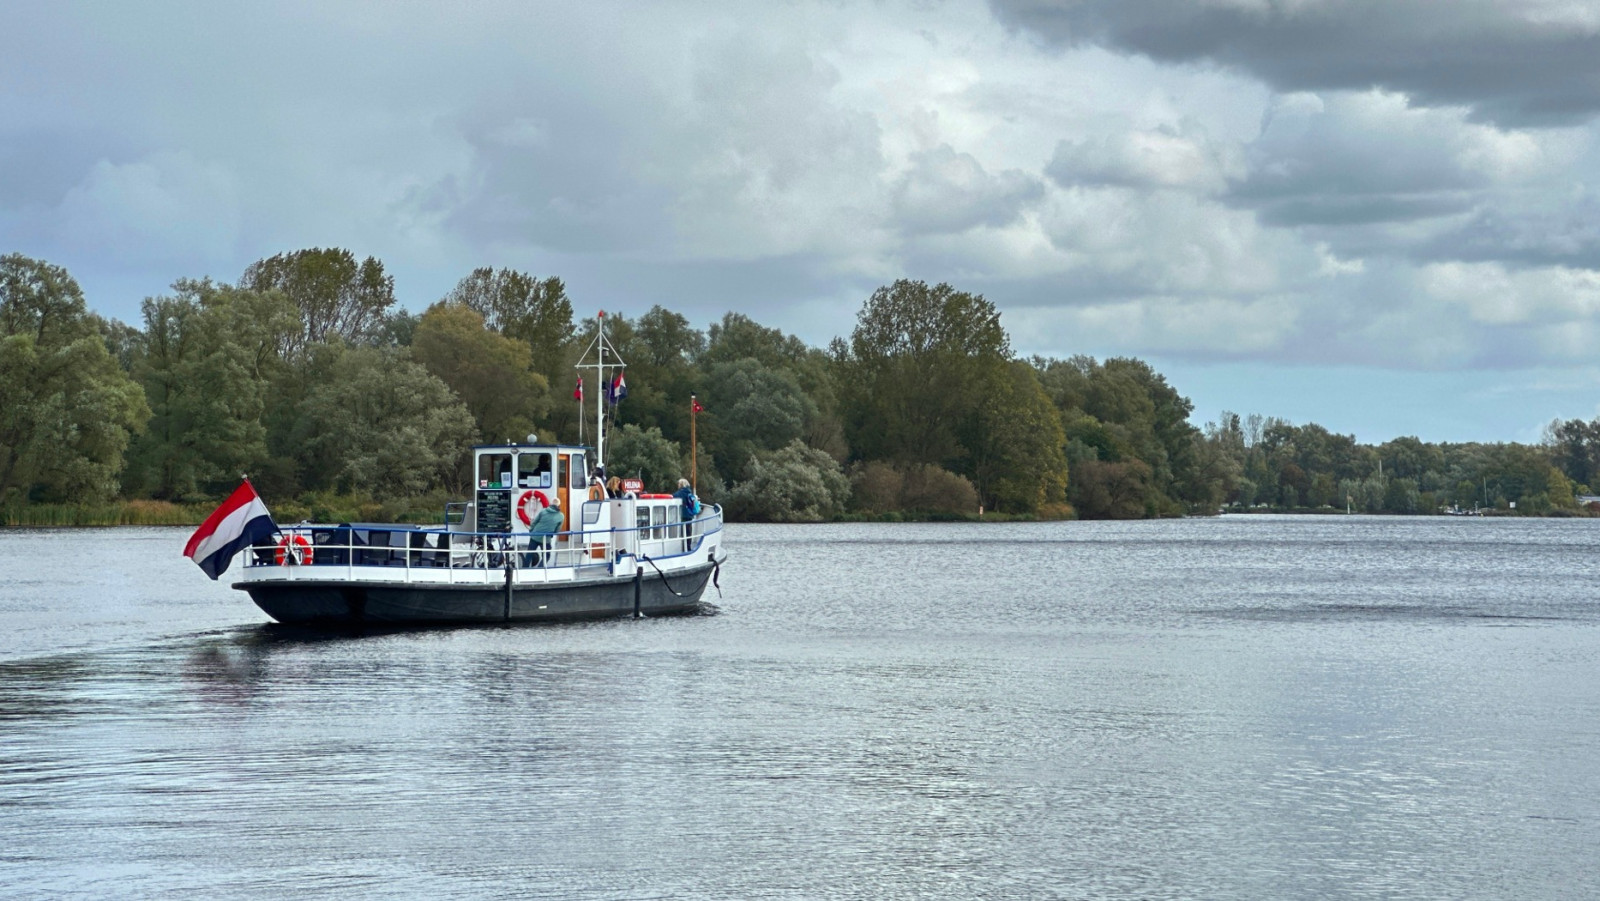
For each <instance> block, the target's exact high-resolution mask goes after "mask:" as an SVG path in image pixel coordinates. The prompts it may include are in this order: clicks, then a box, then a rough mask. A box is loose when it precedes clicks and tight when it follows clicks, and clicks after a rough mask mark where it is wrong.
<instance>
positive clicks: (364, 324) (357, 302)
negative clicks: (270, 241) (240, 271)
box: [239, 247, 394, 355]
mask: <svg viewBox="0 0 1600 901" xmlns="http://www.w3.org/2000/svg"><path fill="white" fill-rule="evenodd" d="M239 287H241V288H247V289H249V290H252V291H261V292H265V291H281V292H283V295H284V296H285V297H287V298H289V300H290V302H291V303H293V304H294V305H295V307H296V308H298V309H299V310H300V321H301V325H302V328H301V330H300V331H299V333H298V334H295V335H292V336H290V337H289V338H288V339H287V340H286V342H285V345H284V347H283V348H282V350H283V352H284V354H285V355H296V354H300V353H304V352H306V351H307V349H308V348H309V347H310V346H311V345H313V344H317V343H320V342H323V341H327V340H328V339H330V338H341V339H343V340H344V341H345V342H346V343H360V342H365V341H368V340H369V339H373V338H375V337H376V336H377V333H378V331H379V330H380V329H381V327H382V325H383V323H384V317H385V314H386V313H387V312H388V310H389V308H390V307H391V306H393V305H394V278H393V277H391V276H389V275H386V274H384V271H383V264H382V263H380V262H378V261H377V260H376V259H374V258H372V257H367V258H366V259H365V260H362V261H361V262H359V263H358V262H356V258H355V256H354V255H352V254H351V253H350V251H348V250H344V249H342V248H335V247H329V248H321V247H316V248H312V249H310V250H297V251H294V252H293V253H280V254H278V255H276V256H271V257H268V258H266V259H264V260H257V261H256V262H254V263H251V264H250V266H249V267H248V268H246V269H245V271H244V275H243V276H242V277H241V278H240V279H239Z"/></svg>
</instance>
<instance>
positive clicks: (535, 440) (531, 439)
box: [528, 432, 539, 444]
mask: <svg viewBox="0 0 1600 901" xmlns="http://www.w3.org/2000/svg"><path fill="white" fill-rule="evenodd" d="M528 443H529V444H538V443H539V436H538V435H535V434H534V433H532V432H529V433H528Z"/></svg>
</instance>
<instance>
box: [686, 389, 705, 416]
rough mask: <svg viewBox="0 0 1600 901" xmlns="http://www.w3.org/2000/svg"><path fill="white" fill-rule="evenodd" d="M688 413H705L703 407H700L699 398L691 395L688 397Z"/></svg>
mask: <svg viewBox="0 0 1600 901" xmlns="http://www.w3.org/2000/svg"><path fill="white" fill-rule="evenodd" d="M689 411H690V412H692V413H704V412H705V411H706V408H705V407H702V406H700V398H698V397H695V396H694V395H693V394H691V395H689Z"/></svg>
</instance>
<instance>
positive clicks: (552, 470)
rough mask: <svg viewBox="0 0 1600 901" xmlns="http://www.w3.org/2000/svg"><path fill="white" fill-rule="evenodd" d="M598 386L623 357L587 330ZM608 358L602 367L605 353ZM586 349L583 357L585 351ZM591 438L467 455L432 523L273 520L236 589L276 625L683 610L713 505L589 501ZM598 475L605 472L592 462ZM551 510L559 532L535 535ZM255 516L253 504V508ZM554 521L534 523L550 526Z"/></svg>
mask: <svg viewBox="0 0 1600 901" xmlns="http://www.w3.org/2000/svg"><path fill="white" fill-rule="evenodd" d="M590 350H591V352H593V353H595V354H596V355H597V356H596V362H595V363H594V364H591V365H587V366H583V367H580V368H590V369H594V370H596V375H597V376H599V378H598V379H597V381H599V383H600V384H607V382H606V381H605V379H606V376H607V372H608V370H612V369H618V368H620V366H621V362H622V361H621V359H620V358H619V357H618V356H617V355H616V353H615V351H614V350H612V349H611V348H610V347H609V346H608V344H607V343H606V341H605V334H604V330H603V329H601V330H599V331H598V333H597V337H596V343H595V345H594V346H592V347H591V349H590ZM608 354H609V355H610V361H609V362H608V359H607V355H608ZM586 356H587V355H586ZM597 406H598V407H600V408H601V409H600V411H599V412H597V415H596V423H595V425H596V429H595V446H594V448H592V449H591V448H590V447H587V446H582V445H567V444H541V443H538V441H537V439H536V438H535V437H534V436H531V435H530V436H528V442H527V443H506V444H492V445H482V446H479V447H476V448H474V449H473V468H472V472H473V479H474V484H475V485H476V486H477V487H476V490H475V493H474V496H473V498H472V500H471V501H466V502H462V503H459V504H451V505H449V506H447V508H446V510H445V514H444V517H443V519H444V521H443V522H442V523H441V524H440V525H438V526H435V527H416V526H405V525H380V524H365V523H339V524H330V525H311V524H300V525H296V526H288V527H279V528H278V531H277V534H275V535H273V536H272V537H271V538H270V539H267V540H263V541H261V542H259V543H257V544H254V545H252V546H251V547H250V548H249V552H248V553H246V554H245V555H244V561H245V566H244V568H243V571H242V572H241V573H240V575H239V578H238V581H236V582H235V583H234V585H233V587H234V588H238V589H240V590H242V591H245V592H248V593H249V595H250V598H251V599H252V600H254V601H255V602H256V604H257V605H258V606H259V607H260V608H261V609H262V610H264V611H266V613H267V615H269V616H271V617H272V618H273V619H275V620H278V621H279V622H283V623H324V624H328V623H392V624H443V623H487V622H529V621H539V620H576V619H593V618H599V617H609V616H619V615H630V614H631V615H662V614H684V613H694V612H697V611H699V610H700V609H701V595H702V594H703V593H704V592H705V589H706V585H707V584H708V583H712V584H714V579H715V577H716V575H717V573H718V571H719V567H720V565H721V563H722V561H723V559H724V557H725V554H724V551H723V550H722V510H721V508H720V507H717V506H707V507H704V508H702V509H700V510H699V511H698V513H697V514H695V515H693V516H692V518H689V519H685V514H684V510H685V504H684V502H683V501H682V500H681V499H680V498H679V497H676V496H673V495H669V494H665V493H660V494H645V493H638V492H629V493H628V494H627V495H625V496H622V497H609V496H596V495H591V493H590V492H591V487H590V482H591V472H592V470H591V469H590V467H591V465H592V466H594V467H596V468H600V467H602V459H601V458H600V453H602V452H603V449H604V446H605V420H604V415H603V408H604V404H603V403H598V404H597ZM602 471H603V470H602ZM546 507H552V508H559V510H560V511H561V517H560V519H559V521H558V523H557V524H558V525H559V529H555V530H552V531H550V532H544V533H536V532H534V531H532V529H533V527H534V526H535V523H536V521H539V520H540V516H539V514H540V512H541V511H543V510H544V508H546ZM263 510H264V508H263ZM552 519H553V516H548V515H547V516H546V517H544V519H543V521H544V522H546V523H548V522H550V520H552Z"/></svg>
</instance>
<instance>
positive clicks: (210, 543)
mask: <svg viewBox="0 0 1600 901" xmlns="http://www.w3.org/2000/svg"><path fill="white" fill-rule="evenodd" d="M277 532H278V524H277V523H275V522H273V521H272V514H271V513H268V512H267V505H266V504H264V503H262V502H261V496H260V495H258V494H256V490H255V488H253V487H252V486H251V485H250V483H249V482H240V483H239V487H238V488H235V489H234V490H233V493H232V494H230V495H228V499H227V500H225V501H223V502H222V506H220V507H218V508H217V509H216V510H214V511H212V513H211V515H210V516H207V517H206V521H205V522H203V523H201V524H200V528H198V529H195V530H194V534H193V535H191V536H190V537H189V543H188V544H187V545H186V546H185V547H184V549H183V555H184V556H185V557H188V558H189V559H191V560H193V561H194V562H195V564H196V565H198V566H199V567H200V568H201V569H202V570H205V574H206V575H208V576H210V577H211V578H213V579H215V578H216V577H218V576H220V575H222V574H223V573H225V572H227V571H228V564H229V563H232V562H233V557H234V555H235V554H237V553H239V552H240V551H242V550H244V549H245V548H247V547H249V546H250V545H252V544H255V543H257V542H260V541H264V540H266V539H268V538H271V537H272V536H273V535H275V534H277Z"/></svg>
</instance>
